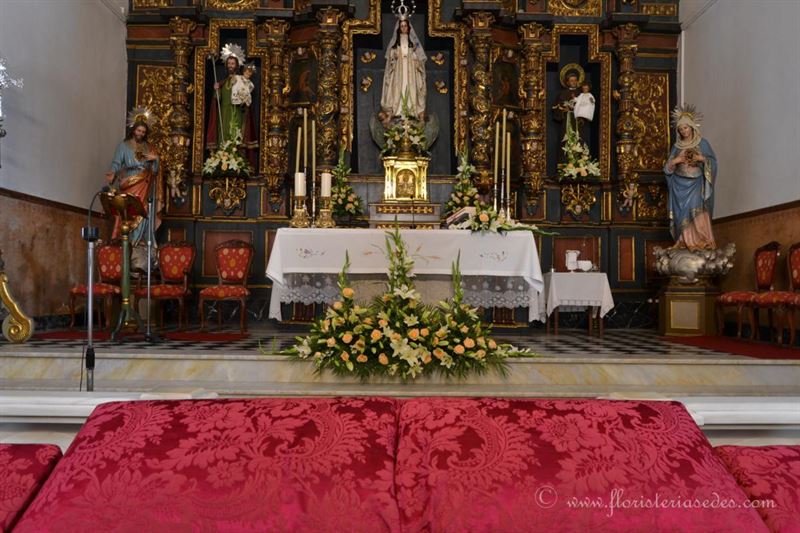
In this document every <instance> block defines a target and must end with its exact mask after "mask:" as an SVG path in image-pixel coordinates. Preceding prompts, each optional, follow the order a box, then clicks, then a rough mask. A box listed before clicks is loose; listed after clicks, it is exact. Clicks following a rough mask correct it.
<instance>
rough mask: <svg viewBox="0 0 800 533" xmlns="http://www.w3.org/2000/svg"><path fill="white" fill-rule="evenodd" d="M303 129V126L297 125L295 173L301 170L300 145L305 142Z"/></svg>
mask: <svg viewBox="0 0 800 533" xmlns="http://www.w3.org/2000/svg"><path fill="white" fill-rule="evenodd" d="M302 129H303V128H302V127H301V126H297V150H296V151H295V156H294V173H295V174H297V173H298V172H300V147H301V144H302V142H303V138H302V134H303V132H302Z"/></svg>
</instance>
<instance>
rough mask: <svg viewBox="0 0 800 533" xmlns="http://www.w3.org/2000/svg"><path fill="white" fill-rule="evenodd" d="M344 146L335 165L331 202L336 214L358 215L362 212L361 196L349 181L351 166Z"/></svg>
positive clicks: (332, 171)
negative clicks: (348, 163)
mask: <svg viewBox="0 0 800 533" xmlns="http://www.w3.org/2000/svg"><path fill="white" fill-rule="evenodd" d="M345 159H346V158H345V151H344V148H341V149H340V150H339V162H338V163H336V166H335V167H333V169H332V170H331V173H332V174H333V178H334V184H333V186H332V187H331V203H332V204H333V214H334V215H336V216H348V215H350V216H358V215H360V214H361V213H362V210H363V206H362V202H361V197H360V196H359V195H357V194H356V192H355V191H354V190H353V187H352V186H351V185H350V182H349V181H348V179H347V178H348V176H350V170H351V169H350V167H349V166H348V165H347V162H346V160H345Z"/></svg>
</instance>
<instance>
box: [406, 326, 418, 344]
mask: <svg viewBox="0 0 800 533" xmlns="http://www.w3.org/2000/svg"><path fill="white" fill-rule="evenodd" d="M408 338H409V339H411V340H412V341H415V340H417V339H418V338H419V330H418V329H417V328H414V329H412V330H410V331H409V332H408Z"/></svg>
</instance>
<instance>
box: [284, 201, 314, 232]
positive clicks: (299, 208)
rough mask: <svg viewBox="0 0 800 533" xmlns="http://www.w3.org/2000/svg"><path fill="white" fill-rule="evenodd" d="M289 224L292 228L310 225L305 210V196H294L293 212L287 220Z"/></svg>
mask: <svg viewBox="0 0 800 533" xmlns="http://www.w3.org/2000/svg"><path fill="white" fill-rule="evenodd" d="M289 225H290V226H291V227H293V228H307V227H309V226H310V225H311V221H310V220H309V218H308V212H307V211H306V197H305V196H295V197H294V213H293V214H292V220H291V221H289Z"/></svg>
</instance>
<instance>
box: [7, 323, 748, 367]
mask: <svg viewBox="0 0 800 533" xmlns="http://www.w3.org/2000/svg"><path fill="white" fill-rule="evenodd" d="M304 331H305V330H304V328H302V327H297V326H292V327H291V329H287V328H278V327H276V326H273V325H266V326H265V325H254V326H253V327H251V329H250V332H249V334H248V336H247V337H246V338H243V339H239V340H233V341H230V340H225V341H202V342H197V341H184V340H162V341H159V342H154V343H149V342H146V341H145V340H144V338H143V336H142V335H138V336H136V337H133V338H131V337H128V338H123V339H121V340H120V341H117V342H111V341H95V347H96V349H97V350H98V351H105V352H114V353H117V352H119V353H126V352H137V353H142V352H147V353H152V354H154V355H155V354H158V353H167V354H176V353H185V354H198V355H208V354H212V353H219V354H229V355H237V354H253V353H257V352H258V350H259V346H261V347H262V349H263V351H264V352H266V353H276V352H278V351H280V350H283V349H286V348H288V347H289V346H291V345H292V344H294V338H295V337H296V336H298V335H303V334H304ZM210 332H211V333H238V329H224V330H221V331H219V330H211V331H210ZM156 333H158V332H156ZM494 338H495V339H497V340H499V341H501V342H508V343H511V344H513V345H514V346H517V347H519V348H527V349H529V350H530V351H532V352H534V353H536V354H539V355H542V356H546V357H557V358H599V359H605V358H624V359H628V358H630V359H638V358H654V357H655V358H664V359H697V358H728V357H736V358H739V356H735V355H731V354H727V353H724V352H717V351H712V350H706V349H703V348H695V347H691V346H686V345H682V344H675V343H671V342H668V341H665V340H663V339H661V338H660V337H659V336H658V334H657V333H656V332H655V331H653V330H644V329H611V330H606V333H605V337H604V338H603V339H599V338H598V337H597V336H589V335H588V334H587V333H586V332H585V330H565V329H561V330H560V331H559V334H558V335H553V334H549V335H548V334H545V333H544V332H543V331H534V332H529V331H526V332H521V333H516V332H509V331H500V332H496V333H495V335H494ZM0 339H2V338H1V337H0ZM84 344H85V341H84V340H83V339H76V340H37V339H33V340H30V341H28V342H27V343H25V344H22V345H13V344H9V343H7V342H3V341H2V340H0V353H10V352H17V353H19V352H33V353H36V352H39V353H45V352H66V351H74V350H80V349H81V347H82V346H83V345H84Z"/></svg>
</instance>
